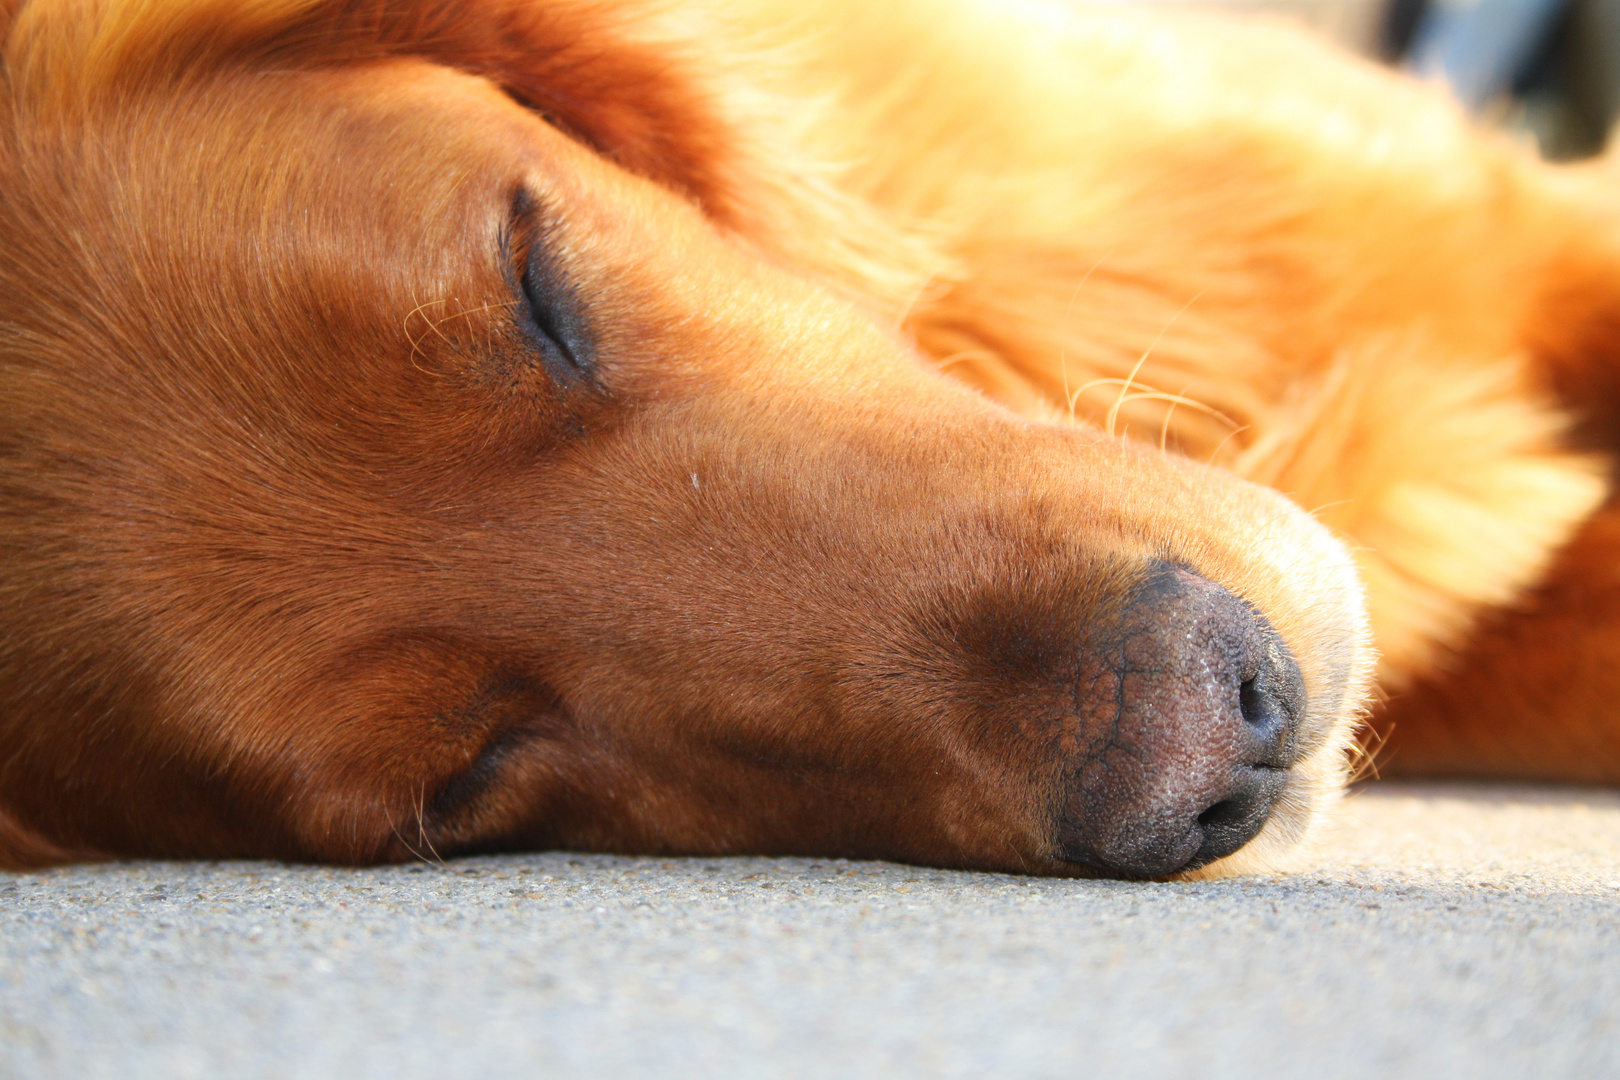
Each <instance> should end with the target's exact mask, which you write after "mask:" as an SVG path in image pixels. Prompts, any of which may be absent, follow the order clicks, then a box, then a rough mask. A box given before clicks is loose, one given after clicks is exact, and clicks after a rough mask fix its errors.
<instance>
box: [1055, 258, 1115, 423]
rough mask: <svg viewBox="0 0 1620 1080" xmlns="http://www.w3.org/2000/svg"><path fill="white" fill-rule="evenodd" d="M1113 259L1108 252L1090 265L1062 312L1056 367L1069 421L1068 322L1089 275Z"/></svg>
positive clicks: (1071, 408)
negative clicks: (1061, 375)
mask: <svg viewBox="0 0 1620 1080" xmlns="http://www.w3.org/2000/svg"><path fill="white" fill-rule="evenodd" d="M1113 257H1114V253H1113V252H1112V251H1110V252H1109V253H1108V254H1107V255H1104V256H1103V257H1102V258H1100V259H1098V260H1097V261H1096V262H1094V263H1092V264H1091V269H1090V270H1087V271H1086V272H1085V274H1084V275H1082V276H1081V278H1080V283H1079V284H1078V285H1076V286H1075V287H1074V292H1072V293H1070V294H1069V306H1068V307H1067V308H1065V309H1064V310H1063V324H1062V325H1061V326H1060V327H1058V366H1059V367H1060V368H1062V369H1063V397H1064V399H1065V400H1066V401H1068V403H1069V419H1070V420H1071V421H1072V420H1073V419H1074V398H1072V397H1070V396H1069V320H1070V318H1072V317H1073V315H1074V302H1075V301H1076V300H1078V299H1080V290H1081V289H1083V288H1085V285H1086V282H1088V281H1090V280H1091V275H1092V274H1095V273H1096V272H1097V267H1099V266H1101V265H1102V264H1103V263H1105V262H1107V261H1108V260H1109V259H1111V258H1113Z"/></svg>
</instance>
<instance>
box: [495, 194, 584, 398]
mask: <svg viewBox="0 0 1620 1080" xmlns="http://www.w3.org/2000/svg"><path fill="white" fill-rule="evenodd" d="M552 222H553V217H552V215H551V214H549V213H548V212H547V205H546V200H545V199H544V197H543V196H540V195H538V194H537V193H535V192H534V190H533V189H532V188H530V187H529V186H528V185H527V184H519V185H518V186H517V187H516V189H515V190H514V192H513V195H512V199H511V202H510V210H509V216H508V219H507V223H506V228H505V229H504V230H503V232H502V234H501V243H500V247H501V257H502V260H503V262H504V265H505V266H506V268H507V270H506V273H507V275H508V280H509V282H510V284H511V286H512V289H513V292H514V293H515V294H516V295H515V297H514V298H515V299H516V300H517V301H519V311H520V320H521V325H522V329H523V330H524V331H525V332H526V334H527V336H528V337H529V339H530V340H531V341H532V342H533V343H534V344H535V346H536V347H537V348H538V349H539V351H540V352H541V353H542V354H543V355H544V356H545V358H546V360H547V361H548V362H549V363H550V364H551V366H552V367H553V370H554V372H555V373H556V374H558V375H561V376H563V377H565V378H581V377H583V378H586V379H591V378H594V375H595V372H594V364H593V363H592V360H591V355H590V354H591V349H590V339H589V334H588V330H587V326H586V322H585V319H584V317H583V313H582V312H581V310H580V306H581V305H580V302H579V299H578V297H577V295H576V294H575V292H574V290H573V289H572V288H571V287H570V286H569V284H568V281H567V279H566V277H565V275H563V274H562V273H561V271H560V269H559V267H558V266H557V263H556V260H555V258H554V257H553V251H552V244H551V243H550V242H549V241H550V238H551V237H552V236H553V235H554V233H555V226H554V225H553V223H552Z"/></svg>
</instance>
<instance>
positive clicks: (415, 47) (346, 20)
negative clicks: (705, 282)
mask: <svg viewBox="0 0 1620 1080" xmlns="http://www.w3.org/2000/svg"><path fill="white" fill-rule="evenodd" d="M689 35H690V31H688V32H687V34H686V35H680V34H676V33H673V32H671V31H670V30H668V29H665V28H664V27H662V26H661V25H660V23H659V20H658V19H656V18H655V16H654V15H653V13H652V12H650V11H648V10H641V9H640V7H639V6H638V5H637V4H635V3H628V4H625V3H620V4H604V3H601V2H598V0H587V2H578V0H576V2H567V0H564V2H560V3H559V2H556V0H549V2H544V3H536V2H534V0H347V2H337V3H331V2H325V3H319V4H316V5H313V6H311V7H310V8H309V10H308V13H307V14H306V15H305V16H303V17H302V18H301V19H300V20H298V21H297V22H295V23H294V24H292V25H290V26H288V27H286V28H285V29H284V30H283V31H282V32H280V33H279V34H278V35H277V36H276V39H275V40H274V41H273V42H272V44H271V46H270V49H269V51H270V53H271V54H272V55H273V56H274V57H275V58H276V59H278V60H290V61H293V62H296V63H309V62H311V61H312V60H313V61H315V62H320V61H321V60H322V59H328V58H329V59H331V60H335V61H338V62H352V61H356V60H365V59H372V58H383V57H389V56H402V55H404V56H416V57H421V58H423V59H428V60H432V61H434V62H436V63H440V64H443V65H445V66H447V67H453V68H458V69H460V70H463V71H467V72H469V73H472V74H476V75H481V76H483V77H485V78H488V79H489V80H491V81H492V82H494V83H496V84H497V85H499V86H501V87H502V88H504V89H505V90H506V91H507V93H509V94H510V95H511V96H512V97H513V98H515V99H516V100H517V101H519V102H520V103H521V104H523V105H525V106H527V107H528V108H530V109H533V110H534V111H535V112H537V113H539V114H540V115H542V116H544V117H545V118H546V119H547V120H548V121H549V122H550V123H552V124H553V125H554V126H556V127H558V128H559V129H561V130H563V131H564V132H566V133H568V134H569V135H571V136H573V137H574V138H576V139H579V140H580V141H581V142H584V143H586V144H588V145H589V146H591V147H592V148H593V149H595V150H596V151H597V152H598V153H600V154H602V155H603V156H604V157H607V158H609V159H610V160H612V161H613V162H615V163H616V164H618V165H619V166H621V167H622V168H625V169H627V170H629V171H631V172H635V173H638V174H640V175H642V176H645V177H647V178H649V179H651V180H655V181H657V182H658V183H660V184H662V185H664V186H665V187H669V188H672V189H674V190H677V191H680V192H682V193H684V194H686V195H688V196H689V197H691V198H692V199H694V200H695V201H696V202H698V203H699V204H700V205H701V206H702V207H703V209H704V210H705V212H707V213H708V214H709V215H710V216H711V217H713V218H715V219H716V220H719V221H721V222H723V223H725V224H728V225H738V224H741V223H742V219H743V218H745V217H746V214H745V213H743V212H742V208H741V207H740V205H739V191H738V188H739V186H740V185H739V184H738V183H737V179H736V177H735V176H734V172H735V171H736V170H737V169H738V167H739V166H740V164H741V163H740V162H739V160H738V158H739V157H740V153H739V150H740V148H741V146H742V145H743V143H744V141H745V140H744V139H743V137H742V133H741V132H739V131H737V130H735V125H733V124H732V123H730V122H729V121H728V120H727V118H725V117H724V115H723V108H722V107H723V102H724V94H723V92H722V90H721V88H720V87H719V86H717V85H715V80H714V78H713V77H712V75H711V73H709V72H706V71H704V70H703V69H702V67H701V66H700V64H699V62H698V61H697V60H696V58H695V55H694V53H695V50H693V49H691V48H690V47H689V46H688V44H687V41H689V40H690V36H689ZM683 37H684V38H685V40H683Z"/></svg>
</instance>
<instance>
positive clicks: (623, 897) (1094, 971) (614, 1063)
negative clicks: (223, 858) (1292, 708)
mask: <svg viewBox="0 0 1620 1080" xmlns="http://www.w3.org/2000/svg"><path fill="white" fill-rule="evenodd" d="M1297 865H1298V868H1297V870H1296V871H1295V872H1292V873H1278V874H1273V875H1268V876H1263V877H1248V878H1238V879H1229V880H1224V881H1213V882H1193V883H1182V884H1128V883H1119V882H1095V881H1093V882H1084V881H1049V880H1036V879H1026V878H1016V877H1004V876H1000V875H990V874H967V873H949V872H942V871H936V870H926V869H918V868H915V867H908V866H894V865H888V864H880V863H851V862H842V861H836V860H824V859H691V860H680V859H624V858H610V857H603V856H586V855H570V854H546V855H534V856H523V857H511V858H482V859H468V860H460V861H455V862H452V863H451V864H450V865H448V866H408V867H396V868H389V869H382V870H360V871H352V870H333V869H326V868H318V867H303V866H284V865H280V864H273V863H148V864H118V865H109V866H94V867H75V868H69V869H64V870H55V871H50V872H46V873H39V874H22V875H0V1076H4V1077H73V1078H75V1080H78V1078H95V1077H120V1078H125V1077H165V1078H166V1077H192V1076H196V1077H219V1076H225V1077H234V1076H244V1077H277V1078H281V1077H341V1078H349V1077H390V1078H392V1077H424V1078H425V1077H432V1078H434V1080H452V1078H459V1077H480V1078H482V1077H509V1076H511V1077H517V1076H524V1077H527V1076H535V1077H592V1078H596V1077H618V1076H648V1077H659V1078H664V1077H688V1076H691V1077H698V1076H703V1077H711V1076H722V1077H821V1076H826V1077H882V1078H904V1077H936V1076H937V1077H975V1078H977V1077H1083V1076H1118V1077H1183V1076H1185V1077H1195V1076H1196V1077H1239V1076H1241V1077H1244V1078H1245V1080H1252V1078H1254V1077H1272V1076H1288V1077H1294V1076H1298V1077H1311V1078H1313V1080H1314V1078H1324V1080H1326V1078H1334V1077H1368V1078H1379V1080H1384V1078H1392V1077H1424V1078H1429V1077H1450V1076H1458V1077H1462V1076H1466V1077H1497V1076H1502V1077H1508V1076H1511V1077H1620V796H1617V795H1616V794H1613V793H1607V792H1581V791H1574V792H1567V791H1566V792H1560V791H1551V790H1541V789H1527V788H1507V787H1503V788H1483V787H1438V786H1430V787H1395V786H1389V785H1384V786H1381V787H1377V788H1376V789H1375V790H1372V791H1369V792H1367V793H1363V794H1360V795H1357V796H1355V797H1353V798H1352V800H1351V801H1350V803H1349V804H1348V805H1347V807H1346V809H1345V811H1344V813H1343V814H1342V815H1341V819H1340V821H1339V823H1338V825H1337V826H1336V827H1335V828H1334V829H1333V830H1332V831H1331V833H1330V834H1329V835H1328V836H1326V837H1325V839H1324V844H1323V846H1322V848H1321V849H1320V850H1319V851H1317V852H1307V853H1304V854H1302V855H1301V856H1300V858H1299V860H1298V863H1297Z"/></svg>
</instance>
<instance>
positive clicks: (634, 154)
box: [0, 0, 1620, 876]
mask: <svg viewBox="0 0 1620 1080" xmlns="http://www.w3.org/2000/svg"><path fill="white" fill-rule="evenodd" d="M0 40H3V54H0V64H3V81H0V516H3V521H4V532H3V534H0V542H3V545H4V548H3V550H4V563H3V576H0V618H3V620H4V632H3V635H0V865H4V866H9V867H26V866H37V865H43V864H48V863H51V862H56V861H62V860H71V859H88V858H106V857H115V856H166V857H192V856H208V857H218V856H266V857H279V858H290V859H317V860H336V861H342V862H370V861H378V860H398V859H405V858H411V857H416V856H428V857H432V856H437V855H449V854H451V853H453V852H467V851H488V850H502V849H520V848H539V847H554V846H567V847H580V848H589V849H595V850H608V851H624V852H672V853H678V852H708V853H720V852H760V853H773V852H791V853H803V854H823V855H846V856H852V857H881V858H890V859H900V860H910V861H916V862H922V863H931V864H935V865H941V866H959V867H979V868H987V869H1000V870H1015V871H1027V872H1035V873H1056V874H1064V873H1067V874H1096V873H1101V874H1115V875H1125V876H1163V875H1169V874H1175V873H1186V872H1191V871H1195V870H1199V869H1200V868H1204V869H1202V870H1201V872H1203V873H1216V872H1221V871H1224V870H1233V869H1242V868H1244V867H1254V866H1263V865H1267V862H1268V860H1269V859H1271V858H1272V857H1273V856H1274V855H1275V853H1276V852H1279V851H1281V850H1283V849H1284V848H1286V847H1287V846H1288V845H1289V844H1291V843H1293V842H1295V841H1297V840H1298V838H1299V837H1300V836H1301V835H1302V834H1304V833H1305V832H1306V830H1307V829H1308V827H1309V825H1310V823H1311V821H1312V820H1313V818H1314V817H1316V816H1317V815H1318V814H1319V812H1320V811H1321V810H1322V808H1323V807H1324V806H1325V805H1326V804H1327V803H1328V802H1329V801H1330V800H1331V799H1332V797H1333V796H1334V794H1335V792H1336V791H1337V790H1338V789H1339V788H1340V787H1341V786H1342V784H1343V782H1344V779H1345V775H1346V771H1347V765H1348V755H1347V747H1349V745H1350V743H1351V740H1352V737H1353V734H1354V732H1355V730H1356V728H1357V725H1358V724H1359V723H1360V722H1361V720H1362V718H1363V716H1364V710H1365V708H1366V705H1367V702H1368V701H1369V700H1370V696H1371V694H1372V686H1373V681H1374V678H1375V675H1376V677H1377V679H1378V680H1379V681H1380V684H1381V685H1382V687H1383V688H1384V691H1385V693H1386V695H1387V696H1388V698H1389V701H1388V704H1387V705H1386V706H1384V708H1385V710H1386V713H1387V716H1388V719H1389V720H1391V721H1393V722H1395V723H1396V724H1397V728H1396V731H1397V737H1396V739H1397V744H1398V745H1397V749H1396V752H1395V754H1394V756H1393V757H1392V759H1391V760H1392V763H1393V764H1394V765H1396V766H1398V767H1404V768H1407V769H1409V770H1413V771H1428V772H1450V773H1454V774H1473V775H1514V776H1534V777H1544V778H1551V779H1568V780H1585V781H1595V782H1604V783H1612V782H1616V781H1620V721H1617V720H1616V706H1615V704H1614V703H1615V702H1616V701H1620V518H1617V517H1616V516H1615V515H1614V514H1613V512H1612V511H1610V510H1609V509H1607V508H1606V502H1605V500H1606V496H1607V491H1608V482H1609V470H1610V464H1611V458H1610V454H1611V451H1612V450H1613V448H1614V442H1615V435H1616V433H1617V431H1620V427H1617V425H1620V412H1617V408H1620V366H1617V362H1620V356H1617V355H1616V354H1617V351H1620V303H1617V302H1616V301H1617V298H1620V213H1617V207H1620V200H1617V199H1616V197H1615V196H1616V193H1617V192H1620V179H1617V178H1616V177H1615V176H1611V175H1610V174H1609V172H1608V171H1607V166H1605V165H1597V166H1588V167H1585V168H1584V169H1571V168H1566V169H1556V168H1553V167H1550V166H1547V165H1544V164H1542V163H1540V162H1538V161H1537V160H1535V158H1534V157H1533V155H1531V154H1529V153H1527V152H1525V151H1523V150H1521V149H1520V148H1518V147H1517V146H1515V145H1512V144H1511V143H1509V142H1507V141H1505V140H1504V139H1502V138H1498V137H1493V136H1489V135H1484V134H1481V133H1478V132H1476V131H1474V130H1471V128H1470V127H1469V125H1468V124H1467V123H1466V122H1465V121H1464V120H1463V119H1462V118H1461V117H1460V115H1459V113H1458V111H1457V110H1456V109H1455V108H1454V107H1453V106H1452V105H1450V104H1449V103H1448V102H1447V100H1446V98H1445V97H1444V95H1443V94H1442V93H1441V92H1440V91H1438V90H1436V89H1433V88H1425V87H1421V86H1418V85H1416V84H1409V83H1407V82H1404V81H1402V80H1401V79H1399V78H1398V77H1396V76H1394V75H1392V74H1389V73H1386V72H1383V71H1380V70H1376V69H1374V68H1373V67H1372V66H1370V65H1367V64H1364V63H1361V62H1359V61H1355V60H1352V59H1349V58H1347V57H1343V56H1340V55H1337V54H1335V53H1333V52H1331V51H1330V50H1328V49H1327V48H1326V47H1324V46H1321V45H1318V44H1315V43H1313V42H1311V41H1309V40H1306V39H1305V38H1303V37H1301V36H1298V35H1296V34H1294V33H1292V32H1289V31H1286V30H1283V29H1278V28H1270V27H1265V26H1239V25H1227V24H1224V23H1221V22H1217V21H1213V20H1202V19H1194V18H1190V17H1170V16H1163V15H1159V16H1150V15H1143V14H1140V13H1137V12H1133V11H1130V10H1125V9H1120V8H1098V9H1092V8H1087V7H1082V6H1078V5H1075V4H1070V3H1055V2H1054V3H1043V2H1038V0H1028V2H1021V3H1006V2H996V3H988V2H984V3H973V2H968V0H950V2H948V3H946V2H943V0H893V2H888V3H882V4H872V3H862V2H856V0H794V2H792V3H789V2H786V0H747V2H729V0H728V2H721V0H714V2H713V3H712V4H706V3H704V2H701V0H693V2H688V0H680V2H673V0H614V2H611V3H609V2H603V0H0ZM1375 649H1376V651H1375ZM1379 657H1381V659H1379ZM1375 669H1376V670H1375Z"/></svg>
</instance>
